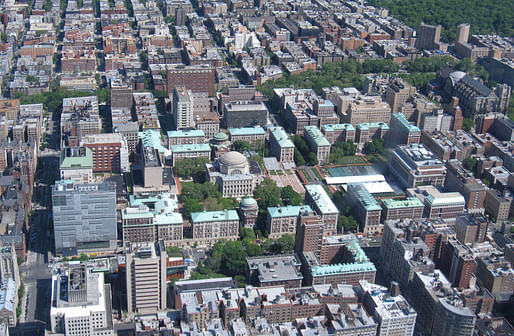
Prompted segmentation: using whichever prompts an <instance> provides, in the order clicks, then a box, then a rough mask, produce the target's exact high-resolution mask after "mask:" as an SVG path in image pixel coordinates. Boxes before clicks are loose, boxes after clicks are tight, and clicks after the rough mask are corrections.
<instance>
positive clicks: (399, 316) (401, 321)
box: [358, 280, 418, 336]
mask: <svg viewBox="0 0 514 336" xmlns="http://www.w3.org/2000/svg"><path fill="white" fill-rule="evenodd" d="M358 290H359V297H360V298H361V300H362V301H363V302H364V307H365V308H366V310H367V311H368V312H369V313H370V314H372V315H373V317H374V318H375V321H377V324H378V332H377V335H379V336H382V335H384V336H385V335H395V336H412V335H413V334H414V326H415V325H416V317H417V316H418V314H417V313H416V311H415V310H414V308H412V306H411V305H410V304H409V303H408V302H407V300H406V299H405V298H404V297H403V296H402V295H398V293H390V292H389V290H388V289H387V288H385V287H382V286H380V285H375V284H372V283H369V282H368V281H366V280H361V281H359V289H358Z"/></svg>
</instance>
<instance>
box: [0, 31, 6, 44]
mask: <svg viewBox="0 0 514 336" xmlns="http://www.w3.org/2000/svg"><path fill="white" fill-rule="evenodd" d="M0 38H1V39H2V43H6V42H7V33H6V32H2V34H1V35H0Z"/></svg>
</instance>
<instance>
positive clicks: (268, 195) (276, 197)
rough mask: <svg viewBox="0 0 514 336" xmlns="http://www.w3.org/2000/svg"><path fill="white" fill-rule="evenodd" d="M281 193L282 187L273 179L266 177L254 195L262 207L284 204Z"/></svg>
mask: <svg viewBox="0 0 514 336" xmlns="http://www.w3.org/2000/svg"><path fill="white" fill-rule="evenodd" d="M280 195H281V190H280V188H279V187H278V186H277V183H276V182H275V181H273V180H271V179H265V180H264V181H262V182H261V183H260V184H259V185H258V186H257V188H256V189H255V192H254V193H253V196H254V197H255V198H256V199H257V202H258V204H259V208H260V209H267V208H269V207H276V206H277V205H283V203H282V200H281V199H280Z"/></svg>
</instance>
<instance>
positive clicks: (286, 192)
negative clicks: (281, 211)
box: [280, 185, 303, 205]
mask: <svg viewBox="0 0 514 336" xmlns="http://www.w3.org/2000/svg"><path fill="white" fill-rule="evenodd" d="M280 197H281V198H282V201H283V202H284V204H285V205H301V204H303V197H302V196H301V195H300V194H299V193H297V192H296V191H294V189H293V188H292V187H291V186H290V185H288V186H285V187H284V188H282V190H281V191H280Z"/></svg>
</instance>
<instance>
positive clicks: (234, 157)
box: [220, 151, 247, 166]
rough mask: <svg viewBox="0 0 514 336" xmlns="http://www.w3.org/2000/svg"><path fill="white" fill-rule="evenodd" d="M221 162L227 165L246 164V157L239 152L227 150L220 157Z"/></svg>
mask: <svg viewBox="0 0 514 336" xmlns="http://www.w3.org/2000/svg"><path fill="white" fill-rule="evenodd" d="M220 163H221V164H223V165H226V166H237V165H242V164H246V163H247V160H246V157H245V156H244V155H243V154H241V153H239V152H235V151H233V152H227V153H225V154H223V156H221V158H220Z"/></svg>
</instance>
